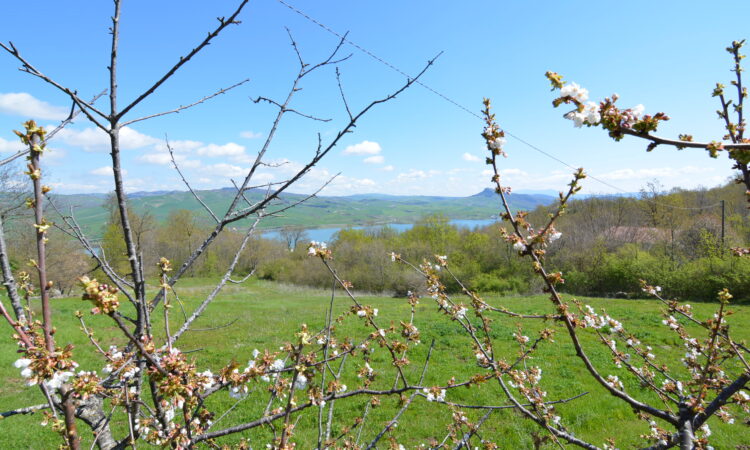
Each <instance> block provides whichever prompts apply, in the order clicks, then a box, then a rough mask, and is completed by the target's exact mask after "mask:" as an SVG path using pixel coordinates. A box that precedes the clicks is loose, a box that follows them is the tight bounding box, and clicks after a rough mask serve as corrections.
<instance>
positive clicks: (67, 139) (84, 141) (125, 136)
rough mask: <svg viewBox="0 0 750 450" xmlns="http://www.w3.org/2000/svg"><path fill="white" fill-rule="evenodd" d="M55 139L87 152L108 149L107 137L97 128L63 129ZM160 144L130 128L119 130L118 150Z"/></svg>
mask: <svg viewBox="0 0 750 450" xmlns="http://www.w3.org/2000/svg"><path fill="white" fill-rule="evenodd" d="M56 138H57V139H59V140H61V141H62V142H64V143H66V144H68V145H72V146H75V147H80V148H82V149H83V150H85V151H87V152H95V151H106V150H109V149H110V140H109V135H108V134H107V133H105V132H104V131H102V130H100V129H99V128H91V127H89V128H84V129H83V130H74V129H72V128H63V129H62V130H60V131H59V132H58V133H57V135H56ZM161 142H162V141H161V140H160V139H156V138H155V137H151V136H148V135H146V134H143V133H139V132H138V131H136V130H134V129H132V128H130V127H124V128H122V129H121V130H120V148H121V149H122V150H133V149H137V148H143V147H148V146H150V145H158V144H160V143H161Z"/></svg>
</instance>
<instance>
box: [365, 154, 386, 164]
mask: <svg viewBox="0 0 750 450" xmlns="http://www.w3.org/2000/svg"><path fill="white" fill-rule="evenodd" d="M363 161H364V163H365V164H383V162H384V161H385V158H383V155H375V156H370V157H369V158H365V159H364V160H363Z"/></svg>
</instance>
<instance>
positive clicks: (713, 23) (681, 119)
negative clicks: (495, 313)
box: [0, 0, 750, 196]
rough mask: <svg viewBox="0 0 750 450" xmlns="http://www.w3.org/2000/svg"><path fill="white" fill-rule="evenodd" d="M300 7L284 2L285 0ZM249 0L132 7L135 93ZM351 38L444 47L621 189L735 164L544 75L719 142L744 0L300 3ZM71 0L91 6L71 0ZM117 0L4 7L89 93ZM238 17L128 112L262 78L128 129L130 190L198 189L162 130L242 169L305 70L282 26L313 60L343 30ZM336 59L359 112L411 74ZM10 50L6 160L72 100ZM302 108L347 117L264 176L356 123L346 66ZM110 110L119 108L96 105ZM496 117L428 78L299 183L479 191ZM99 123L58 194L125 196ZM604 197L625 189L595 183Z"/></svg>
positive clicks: (128, 23) (18, 32)
mask: <svg viewBox="0 0 750 450" xmlns="http://www.w3.org/2000/svg"><path fill="white" fill-rule="evenodd" d="M285 1H287V0H285ZM236 3H237V2H235V1H229V0H222V1H214V2H205V1H194V0H181V1H176V0H163V1H144V0H126V1H124V5H123V12H122V18H121V47H120V55H121V59H120V69H119V74H120V104H126V103H128V101H129V100H130V99H132V98H134V96H136V95H137V94H139V93H140V91H141V90H143V89H145V88H146V87H148V86H149V85H151V84H152V83H153V81H155V80H156V79H158V78H159V77H160V76H161V75H162V74H163V72H164V71H165V70H167V69H168V68H169V67H170V66H171V65H172V64H174V62H175V61H176V59H177V58H178V57H179V55H182V54H184V53H186V52H187V51H189V50H190V49H191V48H192V47H193V46H195V45H196V44H197V43H198V42H199V41H200V40H201V39H203V37H204V36H205V33H206V32H207V31H208V30H210V29H212V28H213V27H214V26H215V18H216V17H218V16H224V15H228V14H230V13H231V11H232V10H233V8H234V6H235V5H236ZM287 3H289V4H291V5H294V6H295V7H297V8H299V9H300V10H302V11H304V12H306V13H307V14H309V15H310V16H311V17H314V18H315V19H316V20H318V21H320V22H322V23H324V24H326V25H327V26H329V27H330V28H331V29H333V30H336V31H337V32H340V33H344V32H346V31H349V39H350V40H352V41H353V42H355V43H357V44H359V45H360V46H362V47H364V48H366V49H368V50H370V51H371V52H373V53H374V54H376V55H378V56H380V57H381V58H383V59H385V60H387V61H389V62H390V63H392V64H393V65H395V66H396V67H398V68H400V69H401V70H402V71H404V72H406V73H410V74H411V73H417V72H418V71H419V70H420V69H421V67H422V66H423V65H424V63H425V62H426V61H427V60H428V59H430V58H432V57H433V56H435V55H436V54H437V53H439V52H441V51H442V52H443V54H442V56H441V57H440V58H439V59H438V61H437V63H436V64H435V65H434V66H433V67H432V68H431V69H430V70H429V72H428V73H427V74H426V75H425V77H424V78H423V82H424V83H425V84H427V85H429V86H430V87H432V88H433V89H435V90H437V91H439V92H440V93H442V94H444V95H446V96H448V97H450V98H452V99H453V100H455V101H456V102H458V103H460V104H461V105H464V106H465V107H467V108H469V109H471V110H473V111H476V112H478V111H479V110H480V109H481V101H482V98H483V97H490V98H491V99H492V100H493V104H494V105H495V109H496V112H497V116H498V120H499V122H500V124H501V125H502V126H503V127H504V128H506V129H507V130H508V131H510V132H511V133H513V134H514V135H516V136H519V137H520V138H522V139H524V140H526V141H528V142H530V143H532V144H534V145H535V146H537V147H539V148H541V149H543V150H544V151H546V152H548V153H550V154H553V155H555V156H556V157H557V158H559V159H561V160H563V161H566V162H568V163H569V164H571V165H573V166H582V167H584V168H585V169H586V170H587V171H588V172H589V173H591V174H592V175H594V176H596V177H597V178H599V179H601V180H604V181H606V182H607V183H609V184H611V185H613V186H616V187H617V188H620V189H622V190H625V191H637V190H638V189H639V188H640V187H642V186H644V185H645V184H646V183H647V182H649V181H652V180H658V181H659V182H660V183H661V184H662V185H663V186H665V187H667V188H671V187H674V186H680V187H686V188H692V187H696V186H701V185H702V186H714V185H717V184H720V183H722V182H724V181H725V180H726V179H727V178H728V177H729V176H731V170H730V163H729V161H728V160H727V159H726V158H723V157H722V158H719V159H718V160H710V159H709V158H708V157H707V155H706V153H705V152H701V151H696V150H684V151H681V152H678V151H676V150H672V149H666V148H663V149H662V148H658V149H657V150H655V151H654V152H651V153H646V152H645V145H644V143H643V142H642V141H639V140H635V139H625V140H623V141H621V142H619V143H615V142H613V141H611V140H610V139H609V138H607V137H606V134H605V133H604V132H603V131H601V130H597V129H576V128H574V127H573V125H572V123H571V122H570V121H568V120H565V119H563V118H562V114H563V113H564V112H565V110H563V109H554V108H553V107H552V105H551V101H552V99H553V98H554V95H553V93H551V92H550V91H549V84H548V82H547V81H546V79H545V78H544V73H545V71H547V70H553V71H556V72H559V73H561V74H563V75H564V76H565V79H567V80H571V81H576V82H578V83H579V84H581V85H582V86H584V87H586V88H587V89H588V90H589V91H590V95H591V99H592V100H598V99H600V98H602V97H604V96H609V95H611V94H612V93H614V92H617V93H618V94H619V95H620V97H621V99H620V103H621V105H622V106H634V105H636V104H643V105H645V107H646V112H647V113H655V112H657V111H664V112H666V113H667V114H669V115H670V116H671V117H672V120H671V121H670V122H667V123H666V124H665V125H664V126H663V127H662V129H661V130H660V134H662V135H665V136H670V137H673V136H676V135H677V134H678V133H690V134H693V135H694V136H695V138H696V139H701V140H713V139H720V138H721V136H722V135H723V132H722V128H721V123H720V122H719V121H718V120H717V119H716V113H715V110H716V108H717V104H716V103H715V102H714V99H712V98H711V96H710V94H711V90H712V88H713V85H714V83H715V82H717V81H722V82H725V83H727V82H728V81H729V79H730V76H732V75H733V74H732V73H730V72H729V68H730V61H729V55H728V54H727V53H726V52H725V51H724V48H725V47H726V46H727V45H728V44H729V43H730V42H731V41H732V40H734V39H742V38H745V37H746V36H745V35H742V34H741V33H742V31H738V30H736V29H733V28H732V27H731V25H730V22H727V18H729V17H747V16H748V13H750V3H748V2H712V3H711V4H709V3H708V2H685V1H681V2H677V1H664V2H653V1H652V2H631V3H628V4H627V7H623V5H622V4H614V3H611V2H601V1H596V2H593V1H592V2H583V1H579V2H559V1H558V2H555V1H538V2H508V1H505V2H497V1H473V2H443V1H439V2H436V1H429V2H428V1H421V0H415V1H408V2H405V1H390V0H378V1H369V0H359V1H351V0H349V1H343V0H317V1H311V0H288V1H287ZM70 5H75V7H71V6H70ZM111 13H112V11H111V2H104V1H92V0H81V1H77V2H74V3H70V2H59V1H38V2H34V8H33V9H29V8H28V7H26V6H24V5H23V4H22V2H7V4H4V5H3V14H2V15H0V39H2V40H3V41H4V42H7V41H9V40H10V41H13V43H14V44H15V45H16V46H17V48H18V49H19V50H20V51H21V52H22V54H23V55H24V56H25V57H26V58H27V59H28V60H29V61H30V62H32V63H33V64H34V65H35V66H36V67H37V68H38V69H39V70H41V71H42V72H44V73H45V74H47V75H49V76H50V77H52V78H54V79H56V80H58V81H59V82H61V83H62V84H65V85H68V86H70V87H72V88H74V89H77V90H78V92H79V94H80V95H81V96H82V97H84V98H88V97H92V96H93V95H95V94H96V93H98V92H100V91H101V90H103V89H104V88H105V87H106V85H107V71H106V66H107V63H108V55H109V53H108V52H109V40H108V38H109V35H108V34H107V29H108V27H109V25H110V23H109V16H110V15H111ZM241 20H242V24H241V25H240V26H237V27H231V28H230V29H227V30H226V31H225V32H224V33H223V35H222V36H220V37H219V38H218V39H216V40H215V41H214V43H213V44H212V45H211V46H210V47H209V48H208V49H207V50H206V51H205V52H204V53H202V54H201V55H199V56H198V57H197V58H196V59H195V60H194V61H191V63H190V64H188V65H187V66H186V67H185V69H184V70H183V71H182V72H180V73H179V74H178V75H177V76H176V77H174V78H173V79H172V80H170V81H169V82H168V83H167V84H166V85H165V86H163V87H162V88H161V89H160V90H158V91H157V93H156V95H154V96H153V97H152V98H151V99H149V100H148V101H146V102H144V103H142V104H141V105H139V106H138V107H137V108H136V110H135V111H133V113H132V116H131V118H135V117H138V116H143V115H148V114H152V113H156V112H159V111H162V110H167V109H171V108H174V107H176V106H179V105H181V104H186V103H190V102H192V101H195V100H197V99H199V98H201V97H203V96H205V95H208V94H211V93H213V92H214V91H216V90H218V89H220V88H222V87H226V86H229V85H232V84H234V83H236V82H238V81H241V80H243V79H245V78H249V79H250V82H249V83H247V84H245V85H243V86H241V87H239V88H237V89H235V90H233V91H231V92H229V93H227V94H225V95H222V96H220V97H217V98H216V99H213V100H212V101H210V102H208V103H205V104H202V105H199V106H197V107H195V108H192V109H190V110H187V111H184V112H182V113H180V114H176V115H171V116H166V117H162V118H157V119H154V120H150V121H147V122H141V123H138V124H135V125H134V126H133V127H132V129H130V130H127V131H126V133H125V135H124V136H123V139H124V150H123V166H124V168H125V169H126V170H127V177H126V178H127V180H128V182H127V188H128V189H129V190H130V191H143V190H146V191H149V190H164V189H184V186H183V185H182V184H181V182H180V180H179V178H178V176H177V174H176V173H175V172H174V170H173V169H172V168H171V167H170V165H169V164H168V159H167V156H166V153H165V152H164V150H163V141H164V137H165V135H168V136H169V139H170V141H172V143H173V144H174V146H175V147H176V149H177V151H178V158H179V160H180V164H181V166H182V168H183V169H184V171H185V173H186V175H187V176H188V178H189V179H190V180H191V182H192V183H193V184H194V187H196V188H198V189H207V188H217V187H225V186H229V185H231V182H230V178H234V179H241V177H242V176H243V172H244V170H245V169H246V168H247V167H248V166H249V162H250V161H251V160H252V159H253V157H254V155H255V153H256V152H257V151H258V150H259V148H260V146H261V145H262V143H263V140H264V138H265V136H266V135H267V133H268V129H269V127H270V125H271V121H272V119H273V114H274V112H275V111H274V109H273V108H272V107H270V106H269V105H262V104H257V105H256V104H254V103H252V102H251V101H250V98H251V97H256V96H258V95H261V96H265V97H271V98H275V99H281V98H282V97H283V96H285V95H286V92H287V90H288V88H289V87H290V85H291V82H292V81H293V77H294V75H295V73H296V71H297V70H298V67H297V60H296V56H295V54H294V53H293V51H292V49H291V47H290V45H289V39H288V37H287V34H286V30H285V27H288V28H289V29H290V30H291V32H292V33H293V35H294V36H295V38H296V40H297V42H298V44H299V46H300V49H301V50H302V52H303V55H304V56H305V59H306V60H307V61H308V62H316V61H317V60H319V59H320V58H321V57H323V56H324V55H327V53H328V52H330V50H331V49H332V48H333V46H335V44H336V43H337V38H336V37H335V36H333V35H331V34H330V33H328V32H326V31H325V30H323V29H321V28H320V27H318V26H317V25H315V24H313V23H311V22H309V21H307V20H306V19H304V18H303V17H301V16H299V15H298V14H296V13H294V12H293V11H291V10H290V9H288V8H287V7H285V6H283V5H282V4H280V3H279V2H277V1H276V0H254V1H251V2H250V4H249V6H248V7H247V8H246V9H245V11H244V12H243V13H242V15H241ZM343 52H344V54H348V53H352V57H351V58H350V59H349V60H348V61H346V62H344V63H342V64H340V70H341V73H342V80H343V84H344V88H345V90H346V92H347V97H348V100H349V103H350V105H351V106H352V107H353V108H354V109H356V108H357V107H361V106H363V105H365V104H367V102H369V101H370V100H373V99H375V98H379V97H381V96H383V95H386V94H387V93H389V92H390V91H392V90H394V89H395V88H397V87H399V86H400V85H401V84H402V83H403V82H404V78H403V76H402V75H400V74H398V73H396V72H394V71H393V70H391V69H389V68H388V67H386V66H384V65H382V64H381V63H379V62H377V61H375V60H373V59H372V58H370V57H369V56H367V55H365V54H363V53H361V52H359V51H358V50H357V49H355V48H353V47H352V46H349V45H347V46H345V47H344V49H343ZM18 66H19V64H18V63H17V62H16V61H15V60H14V59H13V58H12V57H10V56H9V55H7V54H0V152H2V153H0V156H2V155H3V154H9V153H10V152H12V151H14V150H16V149H17V148H19V147H20V145H19V144H18V143H17V142H16V139H15V138H14V135H13V134H12V130H13V129H18V128H20V125H21V122H23V121H24V120H27V119H28V118H36V119H37V121H39V122H40V123H42V124H49V125H52V124H55V123H56V120H57V119H59V118H60V117H61V116H64V115H65V111H66V110H67V109H68V108H69V106H70V105H69V102H68V100H67V99H66V98H65V96H64V95H62V94H60V93H59V92H57V91H55V90H54V89H53V88H51V87H49V86H47V85H45V84H44V83H43V82H41V81H39V80H38V79H35V78H33V77H31V76H29V75H27V74H24V73H21V72H19V71H18V70H17V68H18ZM302 87H303V90H302V91H300V92H299V93H298V94H297V97H296V100H295V103H294V104H293V106H294V107H295V108H296V109H298V110H300V111H302V112H305V113H309V114H315V115H316V116H319V117H326V118H331V119H333V120H332V121H331V122H328V123H320V122H312V121H309V120H305V119H302V118H299V117H293V116H289V117H288V118H287V119H285V120H284V122H283V123H282V125H281V130H280V133H279V135H278V136H277V138H276V139H275V140H274V142H273V144H272V146H271V149H270V153H269V158H268V160H269V162H285V164H283V165H281V166H280V167H278V168H275V169H266V170H265V171H264V172H263V173H262V174H261V177H260V178H259V182H260V181H262V182H268V181H275V180H276V181H277V180H281V179H283V177H284V176H285V175H288V174H289V173H290V172H291V171H293V170H294V169H295V168H296V167H299V166H300V164H302V163H303V162H305V161H306V160H307V159H308V158H309V157H310V155H311V154H312V153H313V152H314V150H315V147H316V144H317V133H318V132H320V133H321V136H322V138H323V140H324V141H325V140H326V139H330V138H331V136H332V135H333V134H334V133H335V132H336V131H337V130H338V129H339V128H340V127H341V126H342V124H343V123H344V121H345V119H346V114H345V111H344V108H343V105H342V103H341V100H340V97H339V94H338V88H337V85H336V80H335V76H334V73H333V70H332V68H331V70H324V71H321V72H320V73H318V74H316V75H315V76H313V77H311V78H310V79H308V80H306V81H305V83H304V84H303V86H302ZM100 106H101V107H102V108H105V106H106V102H104V101H100ZM481 131H482V123H481V121H479V119H477V118H476V117H474V116H472V115H470V114H468V113H466V112H465V111H462V110H461V109H459V108H457V107H455V106H454V105H451V104H450V103H448V102H446V101H445V100H443V99H441V98H439V97H438V96H436V95H434V94H433V93H431V92H429V91H428V90H426V89H424V88H422V87H419V86H416V87H414V88H412V89H410V90H409V91H407V92H406V93H405V94H404V95H403V96H401V97H399V98H398V99H396V100H395V101H393V102H390V103H388V104H386V105H383V106H380V107H378V108H377V109H376V110H374V111H373V112H372V113H370V114H368V115H367V116H366V117H365V118H364V119H363V121H362V122H361V123H360V125H359V126H358V127H357V128H356V130H355V132H354V133H353V134H351V135H348V136H346V137H345V138H344V140H343V141H342V143H341V146H340V147H339V148H337V149H336V150H334V151H333V152H332V153H331V154H330V155H329V156H328V157H327V158H326V159H324V160H323V161H322V163H321V164H320V165H319V167H317V168H316V169H315V170H314V171H313V172H311V173H310V174H309V175H308V176H307V177H306V178H305V179H304V180H303V181H302V182H301V183H300V184H299V185H297V186H296V187H295V189H294V191H296V192H311V191H312V190H314V189H315V188H316V187H318V186H319V185H320V184H322V183H323V182H325V181H326V180H327V179H328V178H329V177H330V176H332V175H334V174H336V173H339V172H340V173H341V175H340V176H339V178H338V179H337V180H336V181H334V182H333V183H332V184H331V185H330V186H329V187H328V188H326V189H325V190H324V194H328V195H347V194H354V193H368V192H379V193H390V194H425V195H454V196H463V195H470V194H473V193H476V192H478V191H480V190H481V189H483V188H484V187H488V186H489V176H488V175H487V174H486V173H485V171H486V167H485V166H484V163H483V160H484V152H485V150H484V146H483V142H482V138H481V136H480V133H481ZM103 141H105V140H104V139H102V135H100V134H97V132H95V130H93V127H92V126H91V125H90V124H88V123H86V121H85V119H83V118H82V117H79V119H77V121H76V123H75V124H74V125H71V126H70V127H69V128H67V129H66V130H65V132H64V133H61V134H60V135H59V136H58V137H57V138H55V139H54V140H53V141H52V142H51V143H50V147H51V148H52V151H51V152H50V153H49V156H48V159H47V164H48V167H49V170H48V176H49V179H48V182H50V183H51V184H52V185H53V186H54V187H55V188H56V189H57V190H58V192H66V193H71V192H107V191H110V190H111V186H112V184H111V169H109V170H108V168H109V166H111V161H110V160H109V155H108V154H107V152H106V146H105V145H103V144H104V143H103ZM506 150H507V151H508V154H509V157H508V158H507V160H505V162H504V163H505V165H504V167H503V170H504V173H505V174H506V181H507V182H508V183H509V184H511V185H512V186H513V187H514V188H515V189H518V190H529V189H555V190H556V189H562V188H563V187H564V185H565V184H566V182H567V179H568V178H569V177H568V174H569V173H570V172H571V169H569V168H568V167H566V166H564V165H561V164H560V163H558V162H556V161H553V160H551V159H549V158H547V157H545V156H543V155H542V154H540V153H538V152H536V151H534V150H533V149H531V148H529V147H527V146H525V145H523V144H522V143H520V142H519V141H517V140H515V139H509V142H508V146H507V149H506ZM585 191H587V192H589V193H599V192H613V191H614V189H613V188H612V187H610V186H606V185H603V184H600V183H598V182H596V181H595V180H588V181H587V182H586V185H585Z"/></svg>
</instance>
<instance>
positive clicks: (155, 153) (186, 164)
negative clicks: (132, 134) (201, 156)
mask: <svg viewBox="0 0 750 450" xmlns="http://www.w3.org/2000/svg"><path fill="white" fill-rule="evenodd" d="M170 145H171V144H170ZM174 159H175V161H177V164H178V165H179V166H180V168H192V169H194V168H196V167H200V166H201V162H200V161H198V160H195V159H187V158H186V157H185V155H182V154H180V153H175V154H174ZM138 161H142V162H145V163H149V164H157V165H160V166H169V165H172V158H171V157H170V156H169V152H167V151H166V150H158V149H156V148H155V149H154V150H152V151H151V153H146V154H143V155H141V156H139V157H138Z"/></svg>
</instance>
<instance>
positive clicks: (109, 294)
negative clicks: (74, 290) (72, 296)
mask: <svg viewBox="0 0 750 450" xmlns="http://www.w3.org/2000/svg"><path fill="white" fill-rule="evenodd" d="M78 281H79V283H80V284H81V286H82V287H83V296H82V297H81V298H82V299H83V300H88V301H90V302H92V303H93V304H94V308H92V309H91V313H92V314H111V313H113V312H115V311H117V308H119V307H120V300H119V299H118V298H117V292H118V291H119V290H118V289H117V287H116V286H111V285H107V284H104V283H99V282H98V281H96V279H93V280H92V279H90V278H89V277H87V276H83V277H81V278H79V279H78Z"/></svg>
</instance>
